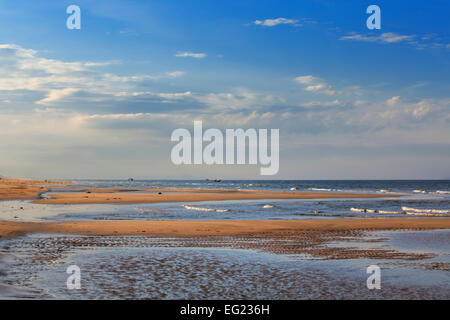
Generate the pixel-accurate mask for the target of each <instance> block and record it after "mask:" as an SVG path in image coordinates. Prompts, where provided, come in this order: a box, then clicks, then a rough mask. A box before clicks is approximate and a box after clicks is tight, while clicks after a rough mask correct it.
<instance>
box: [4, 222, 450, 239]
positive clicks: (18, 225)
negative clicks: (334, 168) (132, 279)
mask: <svg viewBox="0 0 450 320" xmlns="http://www.w3.org/2000/svg"><path fill="white" fill-rule="evenodd" d="M434 229H450V218H379V219H372V218H366V219H334V220H295V221H294V220H240V221H238V220H230V221H80V222H60V223H49V222H42V223H39V222H36V223H34V222H33V223H32V222H29V223H27V222H12V221H0V236H1V237H11V236H15V235H19V234H25V233H60V234H78V235H149V236H168V237H170V236H195V237H199V236H239V235H260V236H263V237H274V236H275V237H276V236H280V235H292V234H304V233H308V232H325V233H326V232H330V231H343V230H346V231H352V230H364V231H370V230H434Z"/></svg>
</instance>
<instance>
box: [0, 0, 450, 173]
mask: <svg viewBox="0 0 450 320" xmlns="http://www.w3.org/2000/svg"><path fill="white" fill-rule="evenodd" d="M72 4H74V5H77V6H79V7H80V10H81V29H79V30H77V29H73V30H70V29H68V28H67V27H66V20H67V18H68V17H69V16H70V15H69V14H67V13H66V8H67V7H68V6H69V5H72ZM373 4H376V5H378V6H379V7H380V9H381V29H380V30H376V29H374V30H369V29H368V28H367V26H366V20H367V18H368V17H369V16H370V15H369V14H367V13H366V9H367V7H368V6H369V5H373ZM449 12H450V10H449V4H448V1H444V0H442V1H441V0H431V1H426V2H425V1H399V0H395V1H393V0H390V1H379V0H376V1H361V0H348V1H344V0H340V1H338V0H335V1H331V0H305V1H282V0H276V1H275V0H273V1H266V0H258V1H253V0H239V1H234V0H231V1H230V0H228V1H222V0H214V1H213V0H209V1H206V0H202V1H200V0H197V1H196V0H192V1H175V0H157V1H153V0H151V1H131V0H129V1H119V0H107V1H104V0H97V1H81V0H72V1H56V0H55V1H45V0H42V1H25V0H15V1H0V155H1V156H0V175H2V176H11V177H26V178H61V179H72V178H78V179H83V178H98V179H121V178H128V177H134V178H148V179H204V178H223V179H261V178H265V179H267V178H270V179H449V178H450V139H449V137H450V59H449V57H450V35H449V30H450V19H449ZM194 120H202V121H203V126H204V128H218V129H221V130H225V129H226V128H244V129H248V128H268V129H270V128H276V129H279V130H280V170H279V172H278V174H277V175H275V176H270V177H262V176H260V170H259V166H255V165H213V166H206V165H193V166H186V165H183V166H176V165H174V164H173V163H172V162H171V159H170V153H171V149H172V148H173V146H174V143H173V142H171V141H170V136H171V133H172V132H173V130H175V129H177V128H186V129H189V130H191V131H192V128H193V122H194Z"/></svg>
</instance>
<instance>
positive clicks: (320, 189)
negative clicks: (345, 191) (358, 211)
mask: <svg viewBox="0 0 450 320" xmlns="http://www.w3.org/2000/svg"><path fill="white" fill-rule="evenodd" d="M308 190H312V191H336V189H327V188H309V189H308Z"/></svg>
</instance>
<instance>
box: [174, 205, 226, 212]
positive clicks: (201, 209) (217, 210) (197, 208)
mask: <svg viewBox="0 0 450 320" xmlns="http://www.w3.org/2000/svg"><path fill="white" fill-rule="evenodd" d="M183 207H184V208H185V209H187V210H196V211H204V212H228V211H229V210H228V209H211V208H200V207H192V206H187V205H184V206H183Z"/></svg>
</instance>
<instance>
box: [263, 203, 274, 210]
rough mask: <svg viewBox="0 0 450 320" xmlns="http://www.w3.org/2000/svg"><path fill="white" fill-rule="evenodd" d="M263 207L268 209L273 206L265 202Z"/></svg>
mask: <svg viewBox="0 0 450 320" xmlns="http://www.w3.org/2000/svg"><path fill="white" fill-rule="evenodd" d="M263 208H264V209H270V208H273V205H271V204H266V205H265V206H264V207H263Z"/></svg>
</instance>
